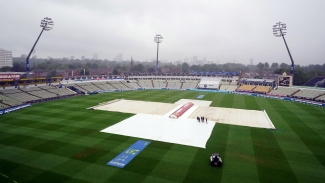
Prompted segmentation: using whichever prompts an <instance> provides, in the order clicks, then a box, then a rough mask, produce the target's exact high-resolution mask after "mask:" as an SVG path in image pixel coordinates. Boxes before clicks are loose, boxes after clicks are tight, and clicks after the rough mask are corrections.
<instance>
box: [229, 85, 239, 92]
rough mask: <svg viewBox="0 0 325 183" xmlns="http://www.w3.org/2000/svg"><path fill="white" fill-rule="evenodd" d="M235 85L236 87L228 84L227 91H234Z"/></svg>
mask: <svg viewBox="0 0 325 183" xmlns="http://www.w3.org/2000/svg"><path fill="white" fill-rule="evenodd" d="M237 87H238V86H237V85H231V84H230V85H228V87H227V90H228V91H236V89H237Z"/></svg>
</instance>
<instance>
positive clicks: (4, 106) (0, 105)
mask: <svg viewBox="0 0 325 183" xmlns="http://www.w3.org/2000/svg"><path fill="white" fill-rule="evenodd" d="M9 107H10V106H9V105H6V104H2V103H0V109H6V108H9Z"/></svg>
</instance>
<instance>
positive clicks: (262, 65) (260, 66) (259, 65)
mask: <svg viewBox="0 0 325 183" xmlns="http://www.w3.org/2000/svg"><path fill="white" fill-rule="evenodd" d="M256 67H257V68H258V69H259V70H263V68H264V64H262V63H261V62H260V63H258V64H257V66H256Z"/></svg>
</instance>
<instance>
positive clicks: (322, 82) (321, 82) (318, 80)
mask: <svg viewBox="0 0 325 183" xmlns="http://www.w3.org/2000/svg"><path fill="white" fill-rule="evenodd" d="M303 86H316V87H325V76H315V77H313V78H312V79H311V80H309V81H307V82H306V83H305V84H304V85H303Z"/></svg>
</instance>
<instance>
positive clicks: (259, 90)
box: [253, 86, 271, 93]
mask: <svg viewBox="0 0 325 183" xmlns="http://www.w3.org/2000/svg"><path fill="white" fill-rule="evenodd" d="M270 89H271V87H270V86H256V88H254V89H253V92H257V93H268V92H269V91H270Z"/></svg>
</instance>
